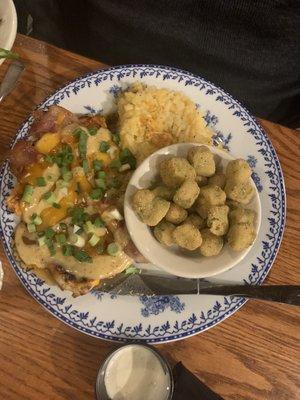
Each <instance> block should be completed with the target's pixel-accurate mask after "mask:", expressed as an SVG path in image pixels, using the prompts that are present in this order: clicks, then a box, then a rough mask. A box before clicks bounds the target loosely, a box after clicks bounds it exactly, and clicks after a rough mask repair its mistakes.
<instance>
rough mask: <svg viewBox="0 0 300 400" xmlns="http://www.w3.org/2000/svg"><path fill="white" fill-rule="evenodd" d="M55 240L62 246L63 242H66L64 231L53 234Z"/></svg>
mask: <svg viewBox="0 0 300 400" xmlns="http://www.w3.org/2000/svg"><path fill="white" fill-rule="evenodd" d="M55 240H56V243H57V244H59V245H60V246H62V245H63V244H65V243H66V242H67V238H66V235H65V234H64V233H57V234H56V235H55Z"/></svg>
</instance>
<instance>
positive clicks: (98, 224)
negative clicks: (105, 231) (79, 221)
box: [94, 217, 104, 228]
mask: <svg viewBox="0 0 300 400" xmlns="http://www.w3.org/2000/svg"><path fill="white" fill-rule="evenodd" d="M94 226H95V227H96V228H101V227H102V226H104V222H103V221H102V219H101V218H99V217H97V218H96V219H95V221H94Z"/></svg>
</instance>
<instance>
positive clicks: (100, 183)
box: [95, 178, 106, 190]
mask: <svg viewBox="0 0 300 400" xmlns="http://www.w3.org/2000/svg"><path fill="white" fill-rule="evenodd" d="M95 184H96V186H97V187H98V188H100V189H103V190H105V189H106V183H105V181H104V180H103V179H101V178H99V179H95Z"/></svg>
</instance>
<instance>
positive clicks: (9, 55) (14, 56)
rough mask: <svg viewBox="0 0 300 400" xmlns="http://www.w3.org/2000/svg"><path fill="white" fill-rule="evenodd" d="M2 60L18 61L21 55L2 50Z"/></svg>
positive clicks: (0, 54) (0, 53)
mask: <svg viewBox="0 0 300 400" xmlns="http://www.w3.org/2000/svg"><path fill="white" fill-rule="evenodd" d="M0 58H10V59H17V58H19V54H17V53H13V52H12V51H10V50H6V49H2V48H0Z"/></svg>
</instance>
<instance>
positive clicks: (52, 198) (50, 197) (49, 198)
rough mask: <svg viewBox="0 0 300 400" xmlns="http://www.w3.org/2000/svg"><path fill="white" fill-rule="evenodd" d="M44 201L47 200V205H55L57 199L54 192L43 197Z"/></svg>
mask: <svg viewBox="0 0 300 400" xmlns="http://www.w3.org/2000/svg"><path fill="white" fill-rule="evenodd" d="M43 199H44V200H46V202H47V203H49V204H53V203H55V200H56V197H55V194H54V193H53V192H47V193H45V194H44V195H43Z"/></svg>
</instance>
